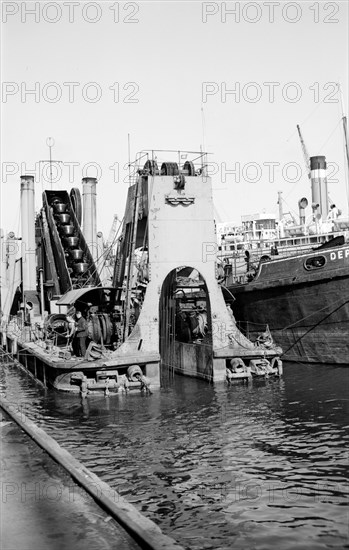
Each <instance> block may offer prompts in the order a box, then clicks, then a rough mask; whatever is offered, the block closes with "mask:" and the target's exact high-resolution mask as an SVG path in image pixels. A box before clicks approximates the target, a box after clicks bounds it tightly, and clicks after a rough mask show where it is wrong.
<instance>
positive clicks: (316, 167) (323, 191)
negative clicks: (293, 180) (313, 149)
mask: <svg viewBox="0 0 349 550" xmlns="http://www.w3.org/2000/svg"><path fill="white" fill-rule="evenodd" d="M326 168H327V166H326V157H323V156H317V157H310V171H311V194H312V203H313V205H314V204H317V205H319V206H318V208H319V210H318V212H319V214H320V215H321V218H322V220H323V221H324V220H326V218H327V214H328V193H327V177H326Z"/></svg>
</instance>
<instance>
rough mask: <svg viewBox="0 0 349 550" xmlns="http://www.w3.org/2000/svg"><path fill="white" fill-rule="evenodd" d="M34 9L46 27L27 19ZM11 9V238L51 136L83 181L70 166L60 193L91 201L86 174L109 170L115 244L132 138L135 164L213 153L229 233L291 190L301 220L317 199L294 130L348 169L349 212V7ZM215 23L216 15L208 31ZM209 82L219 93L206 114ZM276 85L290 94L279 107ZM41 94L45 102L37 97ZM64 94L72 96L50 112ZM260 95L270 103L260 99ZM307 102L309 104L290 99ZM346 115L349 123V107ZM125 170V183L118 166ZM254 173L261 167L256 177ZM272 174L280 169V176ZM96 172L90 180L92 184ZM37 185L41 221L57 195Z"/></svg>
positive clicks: (5, 73)
mask: <svg viewBox="0 0 349 550" xmlns="http://www.w3.org/2000/svg"><path fill="white" fill-rule="evenodd" d="M69 4H70V11H69ZM73 4H75V6H73ZM271 4H274V21H273V22H271V21H270V19H271V10H272V6H271ZM35 5H36V9H37V13H36V21H35V18H34V15H30V14H29V10H33V9H35ZM224 6H226V8H228V9H232V8H233V7H234V6H235V9H236V10H237V11H240V21H237V20H236V17H237V16H234V15H232V14H230V15H229V14H226V16H225V14H224ZM117 7H118V9H119V22H115V21H114V17H115V16H116V10H117ZM73 8H74V10H73ZM111 8H112V9H111ZM2 10H3V13H2V20H3V24H2V31H3V32H2V81H3V95H2V104H1V107H2V150H1V152H2V184H1V223H0V226H1V227H3V228H6V229H9V230H10V229H12V230H15V231H16V232H17V231H18V229H19V225H18V223H19V190H20V179H19V177H20V175H21V173H23V172H27V173H28V172H29V171H30V170H33V169H34V167H35V164H36V163H39V161H41V160H46V159H48V148H47V145H46V139H47V137H48V136H52V137H53V138H54V140H55V146H54V148H53V158H54V159H58V160H61V161H63V162H65V163H69V162H70V163H71V162H75V163H78V166H76V167H75V169H74V181H73V182H70V183H69V172H68V167H67V165H66V166H65V167H62V168H61V170H62V173H61V177H60V179H59V181H58V182H57V184H56V185H55V186H54V187H55V188H58V189H70V188H71V187H73V186H77V187H80V189H81V177H82V175H86V174H85V173H84V174H83V173H82V169H83V166H84V165H85V164H86V163H89V162H95V163H98V165H99V166H100V167H101V171H102V175H101V177H100V179H99V183H98V209H97V212H98V228H99V229H100V230H102V231H103V232H104V234H105V236H107V235H108V232H109V229H110V226H111V224H112V219H113V214H114V213H117V214H118V215H119V216H120V217H122V216H123V213H124V206H125V197H126V192H127V186H128V183H127V181H126V180H125V181H123V180H124V178H125V177H126V175H127V171H126V170H125V169H124V166H125V164H126V163H127V134H128V133H130V135H131V156H132V157H133V156H134V154H135V153H136V152H137V151H138V150H141V149H147V148H154V149H166V148H169V149H190V150H199V149H200V145H201V144H203V143H204V146H205V148H206V150H208V151H209V152H211V153H213V155H212V157H211V161H212V162H215V163H216V165H215V166H216V167H217V170H218V173H217V174H215V175H214V176H213V188H214V201H215V205H216V208H217V211H218V213H219V216H220V219H218V220H217V221H232V220H237V221H238V220H239V219H240V216H241V215H243V214H250V213H254V212H258V211H261V210H262V209H266V211H267V212H275V211H276V209H277V205H276V201H277V192H278V191H279V190H280V191H283V197H284V199H286V201H287V203H288V205H289V206H290V208H291V209H292V210H293V211H295V212H297V201H298V199H299V198H300V197H302V196H306V197H308V199H310V185H309V181H308V178H307V176H306V173H305V167H304V162H303V156H302V151H301V146H300V142H299V138H298V134H297V131H296V124H300V125H301V130H302V132H303V136H304V140H305V142H306V145H307V148H308V151H309V153H310V154H311V155H317V154H323V155H326V157H327V161H328V162H330V163H335V165H336V166H338V173H337V174H336V175H332V176H330V178H329V191H330V195H331V198H332V199H333V201H334V202H336V204H337V206H339V208H341V209H342V210H343V211H344V213H347V209H348V198H347V195H346V191H345V188H346V185H345V181H346V180H345V178H346V167H345V157H344V146H343V143H344V141H343V131H342V126H341V123H340V117H341V108H340V102H339V95H338V94H337V93H336V90H335V88H334V85H333V84H331V83H336V82H338V81H340V82H341V86H342V89H343V95H344V98H345V100H346V98H347V97H348V51H349V50H348V45H349V44H348V4H347V2H312V1H309V2H286V3H285V2H274V3H271V2H258V3H256V2H255V3H253V2H250V3H248V5H246V3H245V2H241V3H239V2H226V3H220V2H204V3H202V2H199V1H196V2H143V1H142V2H137V3H136V2H129V3H128V4H125V3H123V2H120V3H117V2H113V3H109V2H99V3H98V4H97V3H93V2H75V3H74V2H56V3H54V2H42V3H36V4H35V3H34V2H27V3H24V2H2ZM12 12H13V13H12ZM59 12H61V13H59ZM73 12H74V13H73ZM206 12H215V13H212V14H211V15H207V22H206V23H204V22H203V21H202V19H203V13H206ZM69 14H70V17H71V18H72V22H69ZM98 17H100V19H99V21H96V22H94V23H93V22H91V21H92V20H93V19H94V18H98ZM224 17H226V22H225V23H224V22H223V21H224ZM55 18H56V19H57V21H56V22H50V20H51V21H52V20H54V19H55ZM258 18H259V20H258V21H256V22H252V21H253V19H258ZM287 19H288V20H287ZM127 20H133V21H136V22H133V23H132V22H127ZM291 20H294V22H293V23H292V22H290V21H291ZM137 21H138V22H137ZM52 82H53V83H56V84H55V85H54V86H51V87H47V84H48V83H52ZM72 82H75V83H77V84H76V85H75V87H74V97H73V98H71V99H72V102H69V87H68V85H67V84H66V85H63V83H72ZM91 82H95V83H97V86H98V90H99V91H100V92H101V98H100V100H99V101H96V102H94V103H93V102H89V101H87V97H88V98H90V99H93V95H94V93H95V91H96V88H95V87H91V86H90V87H87V88H86V84H88V83H91ZM203 82H208V83H211V84H210V86H211V87H210V89H211V90H212V91H213V92H214V94H213V93H212V95H208V96H207V97H206V101H205V102H203V98H202V87H203ZM265 82H274V83H278V84H279V85H275V88H274V90H275V98H274V101H273V102H272V101H270V99H269V92H270V89H271V85H269V87H268V86H267V85H265V84H263V83H265ZM291 82H293V83H295V85H291V84H290V83H291ZM35 83H37V84H36V87H37V90H38V97H36V98H35V96H34V95H33V94H27V95H25V92H26V90H30V89H34V87H35ZM114 83H119V91H120V97H119V101H118V102H116V101H115V97H114V93H115V88H116V86H114V91H113V90H111V89H110V87H112V86H113V85H114ZM128 83H134V84H128ZM222 83H223V84H222ZM224 83H225V84H224ZM236 83H238V84H236ZM249 83H255V85H254V86H253V85H249ZM236 85H238V86H240V93H239V94H238V95H237V96H236V97H235V98H234V97H233V96H232V95H231V94H230V95H226V98H225V99H226V101H225V102H223V101H222V96H221V92H222V90H224V86H225V87H226V89H232V88H234V87H236ZM72 86H73V85H70V87H71V89H72ZM124 86H128V87H127V88H126V90H125V89H123V87H124ZM84 87H85V88H84ZM83 89H84V93H83ZM59 90H61V94H62V95H61V98H60V99H58V101H56V102H50V101H49V100H50V99H53V98H54V97H55V94H56V93H57V91H59ZM133 91H135V93H134V95H133V96H131V92H133ZM258 91H259V92H261V94H262V95H261V98H260V99H259V100H258V101H255V102H251V101H248V99H249V98H250V99H252V100H253V99H254V96H255V94H256V92H258ZM4 92H5V94H4ZM21 92H22V94H21ZM331 92H335V93H331ZM296 93H298V94H299V95H300V97H299V100H298V101H292V99H293V98H294V97H295V94H296ZM86 94H88V95H87V96H86ZM22 96H23V97H22ZM223 98H224V94H223ZM130 99H136V100H138V102H137V103H135V102H129V100H130ZM237 99H239V101H237ZM324 100H325V101H324ZM331 101H332V102H331ZM202 105H203V113H204V116H203V119H202V110H201V107H202ZM344 110H345V112H346V113H347V114H348V109H347V106H346V101H345V106H344ZM203 120H204V123H203ZM203 127H204V137H203ZM21 163H24V164H23V166H22V167H21ZM115 163H118V165H119V167H120V168H119V181H118V182H115V181H114V174H115V172H114V171H113V170H111V169H110V168H109V167H110V166H113V165H114V166H115ZM224 163H225V164H224ZM249 163H257V164H256V165H250V168H248V165H249ZM266 163H278V164H277V165H275V174H274V178H273V177H272V173H271V167H270V164H269V165H268V164H266ZM288 163H297V165H298V166H299V171H300V170H301V171H302V175H300V173H298V175H297V171H296V169H295V168H294V167H293V168H292V166H291V167H290V168H288V169H287V164H288ZM222 164H223V166H224V165H225V166H226V169H227V170H231V169H233V168H234V167H235V168H237V170H238V173H237V175H236V176H234V175H232V174H230V175H229V174H227V175H226V176H224V173H223V174H222V169H221V168H222ZM246 165H247V166H246ZM257 165H258V166H259V168H258V171H259V176H258V174H257V168H256V166H257ZM40 166H42V165H40ZM61 166H62V165H61ZM253 166H255V167H253ZM239 167H240V169H239ZM11 171H13V172H14V173H13V175H11V174H10V173H9V172H11ZM95 174H96V172H95V171H94V170H93V169H92V168H90V170H89V171H88V173H87V175H91V176H92V175H95ZM39 176H40V171H39V164H37V182H36V203H37V208H38V209H39V207H40V202H41V192H42V189H43V187H47V188H49V184H48V183H47V181H46V182H43V181H42V178H41V179H40V177H39ZM254 178H256V179H258V181H251V180H253V179H254ZM246 179H247V180H250V181H246ZM292 179H293V180H294V181H291V180H292ZM335 179H338V180H339V181H338V182H336V181H334V180H335ZM224 180H225V181H224ZM239 180H240V181H239ZM244 180H245V181H244ZM309 202H310V200H309Z"/></svg>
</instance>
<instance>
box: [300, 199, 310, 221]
mask: <svg viewBox="0 0 349 550" xmlns="http://www.w3.org/2000/svg"><path fill="white" fill-rule="evenodd" d="M307 206H308V199H306V198H305V197H303V198H302V199H300V200H299V201H298V208H299V224H300V225H305V209H306V207H307Z"/></svg>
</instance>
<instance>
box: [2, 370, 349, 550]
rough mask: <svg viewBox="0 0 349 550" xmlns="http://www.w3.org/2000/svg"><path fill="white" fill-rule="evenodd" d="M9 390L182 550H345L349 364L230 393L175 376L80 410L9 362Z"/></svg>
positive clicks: (290, 373) (293, 373)
mask: <svg viewBox="0 0 349 550" xmlns="http://www.w3.org/2000/svg"><path fill="white" fill-rule="evenodd" d="M1 387H2V393H3V394H5V395H6V398H7V399H8V400H10V401H11V402H12V403H13V406H14V407H15V408H19V407H20V408H21V410H23V412H25V414H27V415H28V416H29V417H30V418H32V419H33V420H34V421H35V422H37V423H38V424H39V425H40V426H42V427H44V428H45V429H46V431H47V432H48V433H50V435H52V436H53V437H55V438H56V439H57V440H58V441H59V442H60V443H61V444H62V445H63V446H64V447H66V448H67V449H69V450H70V451H71V452H72V454H74V455H75V456H76V457H77V458H79V459H80V460H81V461H82V462H83V463H84V464H85V465H86V466H88V467H89V468H91V470H93V471H94V472H95V473H96V474H98V475H99V476H100V477H101V478H102V479H103V480H104V481H106V482H108V483H109V484H110V485H111V486H112V487H114V488H116V489H117V490H118V492H119V493H120V494H122V495H124V496H125V497H126V498H127V499H128V500H129V501H130V502H132V503H133V504H134V505H135V506H136V507H137V508H138V509H139V510H141V511H142V512H143V513H144V514H145V515H147V516H148V517H150V518H151V519H152V520H154V521H155V522H156V523H158V524H159V525H160V526H161V527H162V529H163V531H164V532H165V533H166V534H168V535H171V536H172V537H173V538H175V539H176V540H177V541H178V542H180V543H181V544H182V545H183V546H184V547H186V548H191V549H210V548H219V549H231V548H237V549H256V550H257V549H258V550H259V549H268V550H269V549H270V548H272V547H273V546H275V547H277V548H278V549H280V550H283V549H285V550H293V549H303V548H309V549H312V550H316V549H322V548H349V544H348V539H347V519H348V518H347V512H348V508H347V496H348V456H347V454H346V449H347V448H348V440H349V430H348V427H349V426H348V424H349V420H348V403H349V397H348V396H349V392H348V389H349V369H348V368H340V367H326V366H323V365H322V366H305V365H304V366H303V365H285V366H284V376H283V378H282V379H281V380H272V379H269V380H266V381H257V382H256V381H254V382H253V383H252V384H251V385H248V386H246V385H235V386H232V387H230V388H228V387H227V386H226V385H220V386H217V387H213V386H210V385H208V384H206V383H205V382H202V381H199V380H192V379H189V378H183V377H175V378H174V379H168V380H164V381H163V388H162V389H161V390H159V391H157V392H155V393H154V394H153V395H151V396H145V395H140V394H138V393H137V394H135V395H133V394H131V395H119V396H112V397H110V398H105V397H104V396H96V395H94V396H89V398H88V399H87V400H85V401H84V402H81V400H80V398H78V397H75V396H68V395H63V394H58V393H57V392H55V391H53V390H49V391H45V390H43V389H42V388H40V387H39V386H37V385H36V384H35V383H34V382H33V381H32V380H31V378H30V377H29V376H27V375H26V374H25V373H23V372H22V371H20V370H18V369H17V368H14V367H9V366H6V367H4V370H3V372H2V373H1Z"/></svg>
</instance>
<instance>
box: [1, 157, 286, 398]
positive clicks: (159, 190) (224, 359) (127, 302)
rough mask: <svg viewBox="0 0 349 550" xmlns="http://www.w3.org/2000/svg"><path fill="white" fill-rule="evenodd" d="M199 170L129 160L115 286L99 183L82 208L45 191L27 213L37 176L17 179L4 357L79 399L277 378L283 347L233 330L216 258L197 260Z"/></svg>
mask: <svg viewBox="0 0 349 550" xmlns="http://www.w3.org/2000/svg"><path fill="white" fill-rule="evenodd" d="M164 155H165V156H164ZM168 157H170V159H169V158H168ZM172 157H173V158H172ZM171 158H172V160H171ZM207 166H208V163H207V155H206V153H203V152H190V151H166V152H164V151H155V150H151V151H147V152H146V151H142V152H140V153H138V154H137V155H136V160H135V162H134V163H132V166H130V174H131V173H132V177H131V176H130V182H129V188H128V195H127V201H126V206H125V215H124V217H123V223H122V224H120V235H117V234H115V235H114V244H116V254H115V257H114V265H113V270H112V271H113V273H112V277H111V281H110V273H109V274H107V275H106V274H105V262H104V259H105V258H104V256H105V257H109V258H110V257H113V255H112V254H110V253H108V252H107V254H106V255H105V251H103V246H101V242H100V240H99V237H100V234H99V233H97V227H96V195H97V180H96V178H91V177H85V178H83V179H82V188H83V194H82V200H81V196H80V192H79V189H78V188H76V187H74V188H73V189H72V190H71V191H70V193H69V192H68V191H62V190H53V189H52V188H51V189H50V190H45V191H44V192H43V195H42V207H41V209H40V211H39V212H38V213H37V214H35V210H34V192H35V188H34V177H33V176H27V175H24V176H22V177H21V223H22V235H21V237H16V236H15V234H14V233H13V232H10V233H8V234H7V235H4V239H3V240H4V242H3V246H2V261H1V283H2V284H1V308H2V322H1V331H0V346H2V351H3V353H2V358H3V359H4V360H9V361H10V362H11V361H15V362H18V363H20V364H21V365H22V366H23V367H24V368H25V369H26V370H27V371H28V372H29V373H30V374H31V375H32V376H34V377H35V378H36V379H37V380H39V381H40V382H41V383H42V384H43V385H44V386H51V387H54V388H55V389H57V390H60V391H65V392H72V393H78V394H79V395H81V396H82V397H84V398H85V397H86V396H87V395H88V394H89V393H93V392H95V391H104V393H105V394H106V395H109V394H110V392H114V393H120V392H128V391H130V390H132V389H139V390H141V391H148V392H149V391H151V389H150V388H159V387H160V383H161V368H167V369H170V370H171V372H173V373H175V372H176V373H179V374H182V375H187V376H193V377H197V378H201V379H203V380H206V381H208V382H222V381H225V380H228V381H229V383H230V382H231V381H232V380H234V379H235V378H238V379H240V378H243V379H250V378H251V377H252V375H255V376H260V375H264V376H269V375H281V374H282V361H281V359H280V354H281V351H282V350H281V348H280V347H279V346H278V345H276V344H275V342H274V341H273V340H272V339H270V338H269V339H268V340H266V341H264V342H260V341H259V342H256V341H250V340H249V339H248V338H247V337H246V336H245V335H244V334H242V333H241V332H240V331H239V329H238V328H237V326H236V323H235V319H234V317H233V314H232V312H231V311H230V309H229V308H227V307H226V304H225V301H224V297H223V293H222V289H221V288H220V285H219V282H218V280H217V269H216V267H217V266H216V257H215V255H214V254H211V253H210V251H209V250H207V253H206V256H205V257H204V254H203V250H202V243H203V239H204V241H205V242H207V243H212V241H213V240H214V238H215V224H214V217H213V204H212V186H211V180H210V178H209V176H208V173H207ZM133 174H134V175H135V176H133ZM198 226H200V231H197V228H198ZM98 235H99V237H98ZM188 235H191V238H190V239H188V238H187V236H188ZM107 280H109V284H106V281H107ZM78 312H80V313H78ZM75 314H76V316H77V317H78V318H79V319H80V317H81V316H82V317H83V318H84V319H85V323H84V326H85V327H87V328H86V331H87V337H88V338H87V342H88V347H87V350H86V351H85V349H82V347H81V345H80V348H79V346H78V348H77V349H76V347H75V348H74V347H73V348H72V347H71V345H70V336H71V335H72V332H71V326H72V325H73V324H74V321H73V316H74V315H75ZM77 323H78V325H79V321H77ZM160 367H161V368H160Z"/></svg>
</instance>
